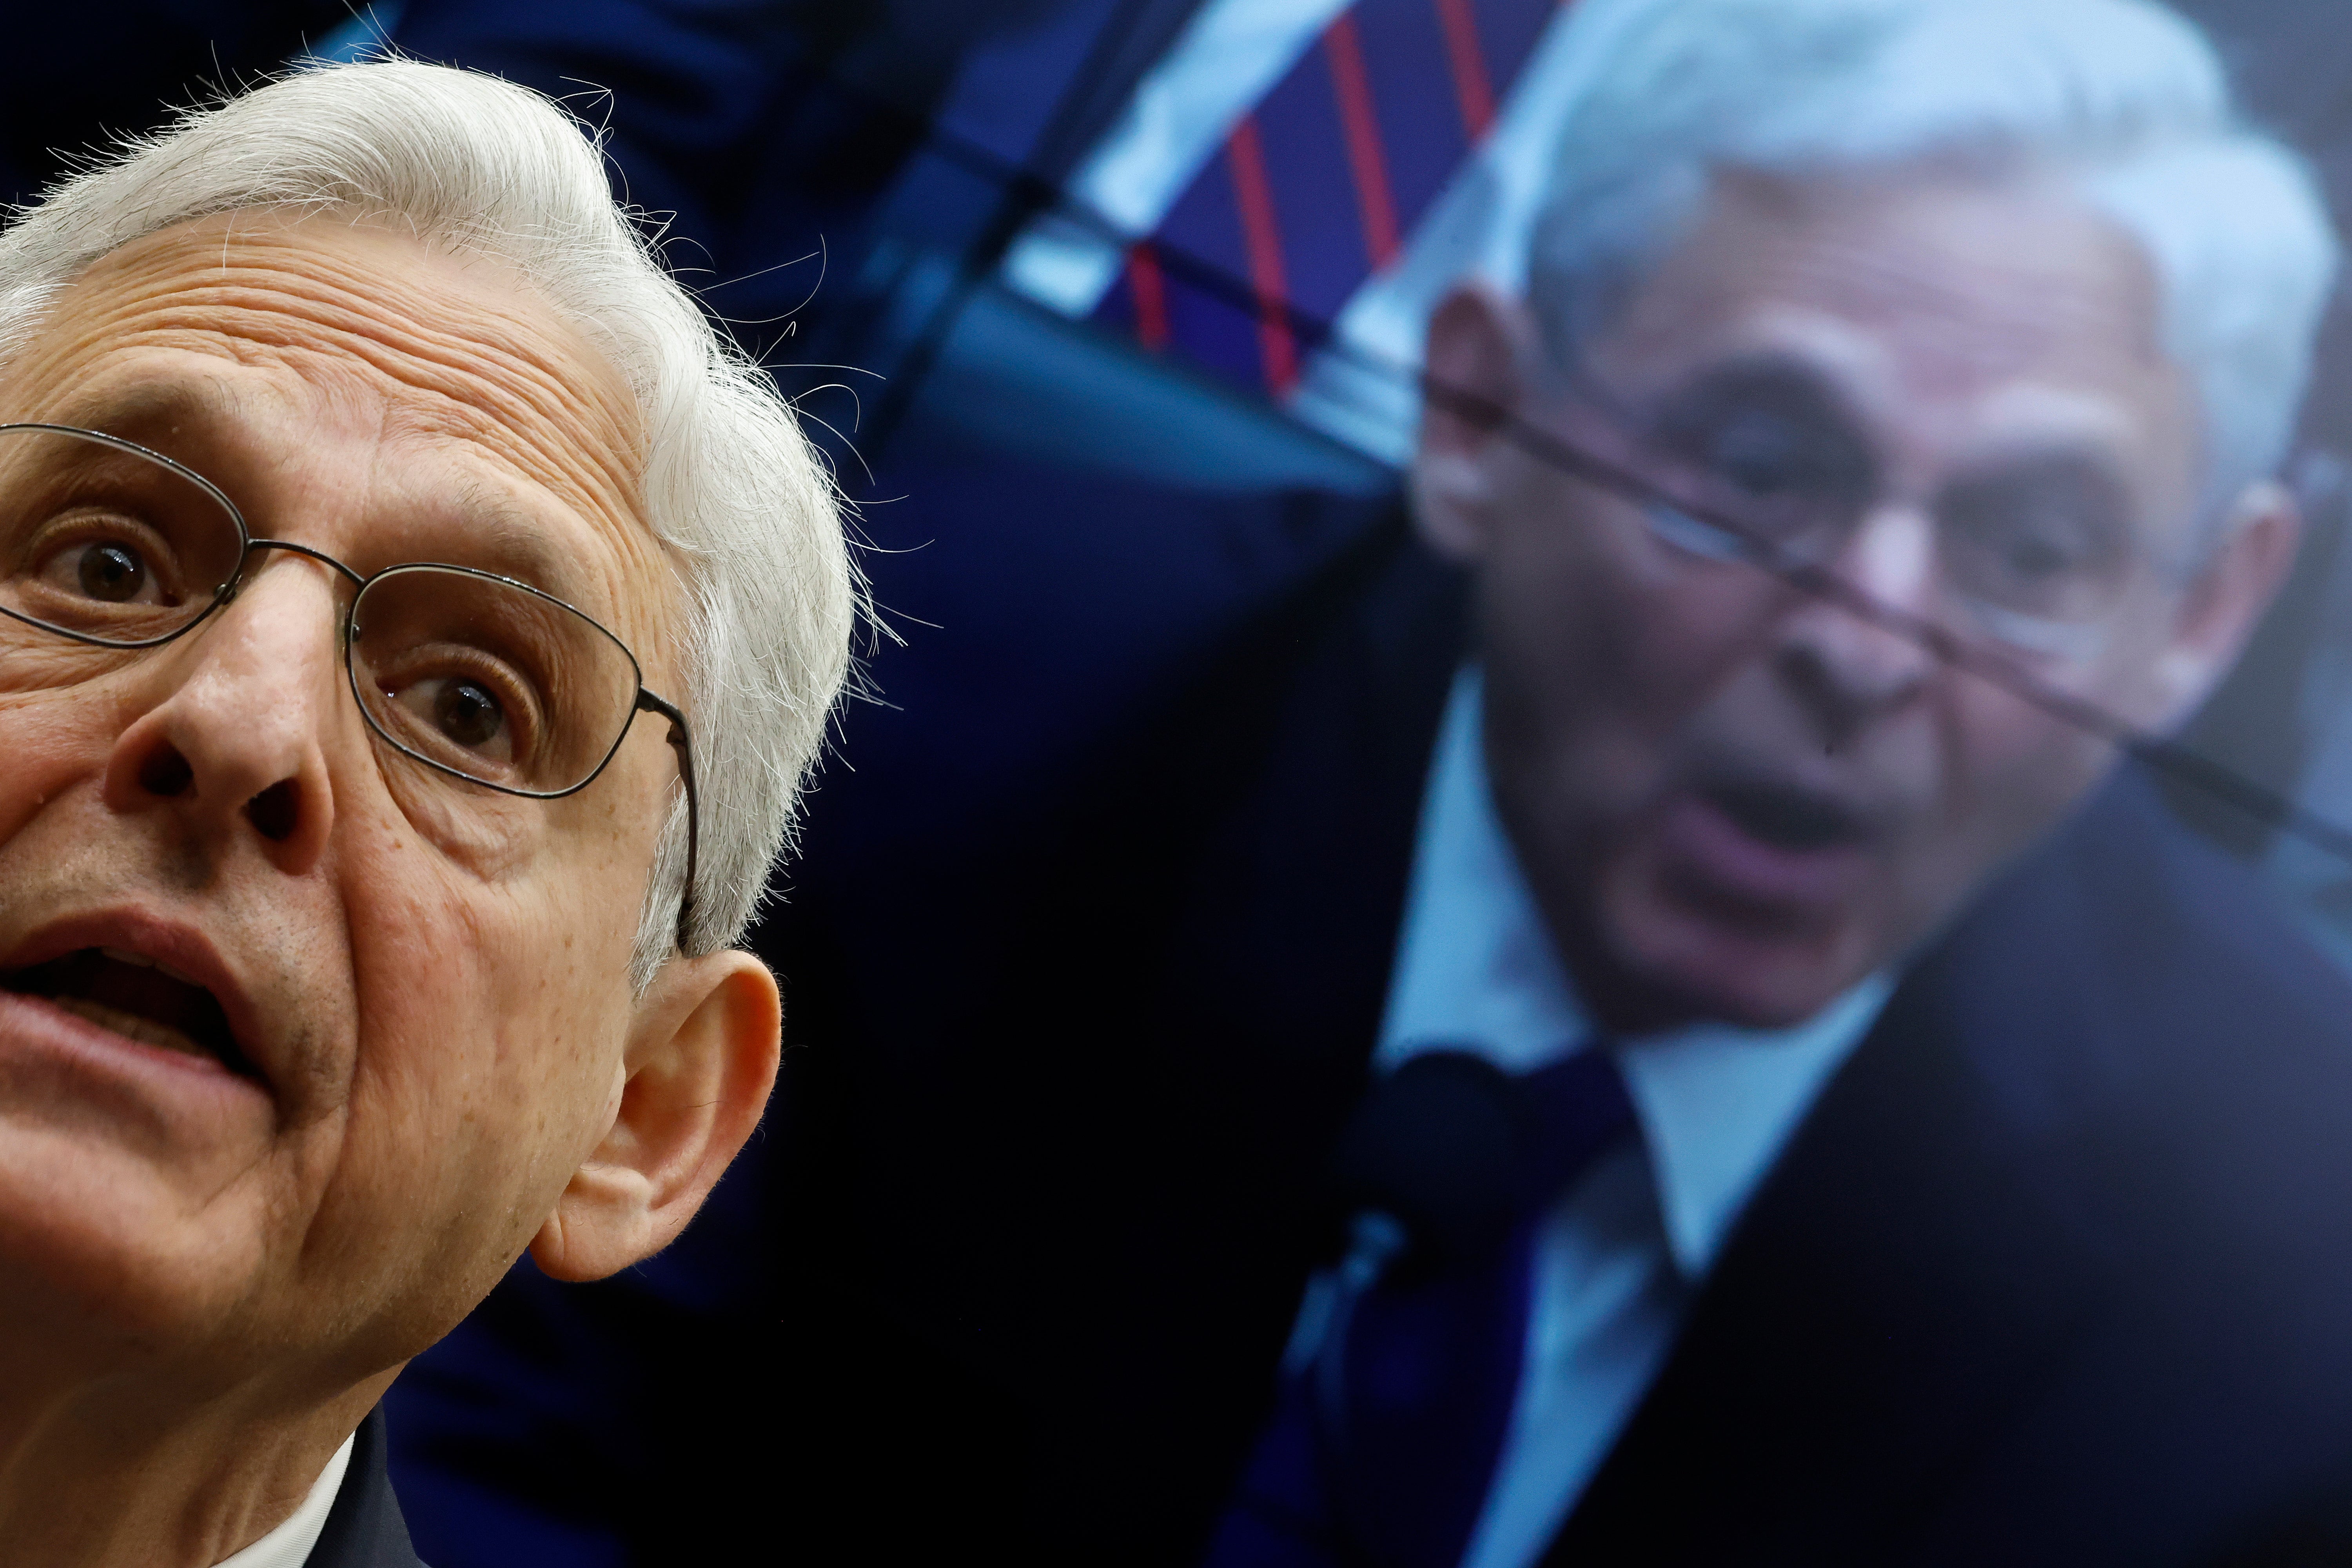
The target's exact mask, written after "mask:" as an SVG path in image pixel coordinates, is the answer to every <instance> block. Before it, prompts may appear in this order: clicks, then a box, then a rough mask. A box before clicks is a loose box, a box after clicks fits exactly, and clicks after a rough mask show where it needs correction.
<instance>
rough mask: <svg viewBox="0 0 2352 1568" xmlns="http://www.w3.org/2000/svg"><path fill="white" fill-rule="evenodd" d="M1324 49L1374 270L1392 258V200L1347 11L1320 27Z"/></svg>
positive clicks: (1378, 132) (1351, 19)
mask: <svg viewBox="0 0 2352 1568" xmlns="http://www.w3.org/2000/svg"><path fill="white" fill-rule="evenodd" d="M1323 54H1324V58H1326V59H1328V60H1329V61H1330V62H1331V91H1332V94H1333V96H1334V97H1336V98H1337V99H1338V100H1339V129H1340V130H1341V131H1342V132H1345V133H1346V136H1347V139H1348V172H1349V174H1353V175H1354V176H1355V179H1356V211H1357V213H1358V215H1359V216H1360V217H1361V218H1362V219H1363V225H1364V251H1365V254H1366V255H1368V256H1370V258H1371V259H1372V268H1371V269H1372V270H1373V271H1375V272H1378V271H1379V270H1380V269H1381V268H1383V267H1386V266H1387V265H1388V264H1389V263H1390V262H1391V261H1392V260H1394V259H1395V258H1396V253H1397V221H1396V201H1395V198H1394V197H1392V196H1391V195H1390V194H1389V160H1388V154H1387V153H1384V152H1382V151H1381V121H1380V117H1379V116H1378V115H1377V114H1375V113H1374V112H1373V111H1372V83H1371V79H1370V77H1369V76H1367V75H1366V74H1365V72H1364V47H1363V43H1362V41H1361V40H1360V38H1359V37H1357V36H1356V18H1355V16H1354V15H1353V14H1352V13H1349V12H1346V11H1342V12H1340V13H1339V16H1338V17H1337V18H1336V19H1335V20H1334V21H1333V22H1332V24H1331V26H1329V27H1328V28H1326V29H1325V30H1324V34H1323Z"/></svg>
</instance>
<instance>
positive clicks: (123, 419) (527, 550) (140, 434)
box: [44, 379, 587, 608]
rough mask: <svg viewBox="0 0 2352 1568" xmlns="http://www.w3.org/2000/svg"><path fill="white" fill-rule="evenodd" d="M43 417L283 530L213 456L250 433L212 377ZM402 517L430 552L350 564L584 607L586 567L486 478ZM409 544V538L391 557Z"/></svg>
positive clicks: (158, 382)
mask: <svg viewBox="0 0 2352 1568" xmlns="http://www.w3.org/2000/svg"><path fill="white" fill-rule="evenodd" d="M44 423H48V424H60V425H72V426H79V427H81V428H83V429H89V430H96V431H100V432H101V433H102V434H105V435H109V436H119V437H122V438H123V439H124V440H127V441H133V442H136V443H138V444H139V445H141V446H142V447H148V448H149V449H151V450H152V451H156V452H160V453H162V454H163V456H164V457H167V458H172V459H173V461H175V462H178V463H181V464H183V465H184V466H185V467H187V468H189V469H191V470H193V471H194V472H195V473H197V474H200V475H202V476H203V477H204V478H205V479H209V480H210V481H212V482H213V483H214V484H215V485H218V486H220V488H221V489H222V490H223V491H224V493H226V495H227V496H228V497H229V499H230V500H232V501H235V502H236V505H237V509H238V510H239V511H240V512H241V513H243V514H244V515H245V519H246V526H247V529H248V530H249V531H251V532H252V533H253V535H254V537H256V538H266V537H272V536H274V535H275V534H276V533H278V530H275V529H269V528H264V527H261V526H260V525H258V524H257V522H256V521H255V520H254V518H253V516H252V514H251V510H250V509H249V507H248V506H247V500H245V499H241V498H240V497H239V496H238V494H237V491H236V487H235V486H233V485H232V484H231V483H229V482H228V481H227V480H226V479H224V478H223V477H222V475H221V473H220V472H219V469H220V468H221V467H222V465H221V464H220V463H219V462H218V461H216V460H208V458H214V459H216V458H218V456H219V454H220V452H221V449H222V448H223V447H228V446H233V445H235V444H236V442H237V440H238V437H239V436H240V435H241V434H242V430H243V423H242V421H241V420H240V419H239V418H238V417H237V415H236V399H235V397H234V396H233V395H230V394H228V393H226V391H224V390H223V389H222V388H219V387H217V386H215V385H214V384H211V383H209V382H205V381H175V380H163V379H150V380H142V381H140V382H137V383H135V384H132V385H131V386H128V387H123V388H118V389H114V390H110V391H109V392H107V393H104V394H101V395H95V396H89V397H85V398H82V399H80V400H78V401H75V402H71V403H68V404H67V405H65V407H64V408H63V409H62V410H60V411H58V412H57V413H55V414H53V415H52V416H50V417H49V418H48V419H47V420H45V421H44ZM395 493H397V492H396V491H395ZM401 519H402V522H403V524H404V527H403V529H402V532H403V536H404V540H413V541H414V542H415V548H417V549H421V550H423V551H425V552H427V553H426V554H424V555H415V556H405V555H404V558H403V559H401V560H397V561H395V560H392V559H389V558H386V559H383V560H378V561H373V562H366V561H364V560H362V561H355V562H353V563H352V565H353V566H354V567H358V568H360V569H361V570H362V572H364V571H365V570H366V569H367V568H368V567H369V566H373V568H374V569H375V570H379V571H380V570H382V569H383V568H384V567H388V566H395V565H409V564H414V563H418V562H422V561H425V560H428V559H429V560H430V561H431V562H433V563H436V564H446V565H453V566H469V567H473V568H475V569H476V570H478V571H484V572H490V573H495V574H497V575H499V576H501V577H510V578H513V579H514V580H515V581H517V582H519V583H525V584H530V586H532V587H534V588H537V589H539V590H541V592H543V593H547V594H551V595H554V596H555V597H556V598H558V599H561V600H563V601H564V602H565V603H567V604H573V605H577V604H579V597H578V595H579V594H580V592H581V589H582V587H583V577H582V574H581V572H580V570H579V563H578V562H576V561H575V560H574V559H572V554H571V552H568V551H565V550H563V549H562V548H561V547H560V546H559V545H558V543H557V542H556V541H555V540H554V539H552V538H551V537H550V531H549V529H548V526H547V523H546V521H545V520H544V519H543V518H541V516H540V515H539V514H538V513H536V512H535V511H533V510H531V509H530V507H528V506H526V505H524V504H523V503H522V502H520V500H517V499H516V498H515V497H512V496H509V495H506V494H503V493H501V492H500V491H499V489H497V488H496V487H495V486H493V485H491V484H489V483H488V482H486V481H484V480H483V479H481V478H480V477H479V476H476V475H466V476H464V477H462V478H461V479H459V480H458V481H457V484H456V485H455V486H453V487H451V489H450V493H448V494H447V495H445V496H438V497H425V498H418V499H416V500H415V501H414V503H413V504H409V505H407V506H405V507H404V510H403V512H402V514H401ZM408 548H409V545H408V544H407V543H404V544H403V545H402V546H401V547H400V550H399V551H395V552H394V553H398V552H401V551H405V550H407V549H408ZM582 607H583V608H587V606H582Z"/></svg>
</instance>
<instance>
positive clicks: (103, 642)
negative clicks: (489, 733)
mask: <svg viewBox="0 0 2352 1568" xmlns="http://www.w3.org/2000/svg"><path fill="white" fill-rule="evenodd" d="M19 430H42V431H47V432H49V433H51V434H53V435H59V436H70V437H78V438H79V439H81V440H85V441H93V442H96V443H97V444H98V445H100V446H101V447H111V448H113V449H114V450H116V451H119V452H124V453H128V454H129V455H131V456H132V457H137V458H147V459H148V460H150V461H152V462H154V463H158V464H160V465H162V466H163V468H166V469H168V470H169V471H171V472H172V473H173V474H176V475H178V476H179V477H180V478H181V479H185V480H187V481H188V482H189V483H191V484H193V485H194V486H196V487H197V488H198V489H201V490H203V491H204V492H205V494H206V495H207V496H209V497H210V498H211V499H212V500H215V501H217V502H219V503H220V506H221V509H222V510H224V511H226V513H227V514H228V517H229V520H230V521H232V522H234V523H236V536H237V541H238V550H237V557H236V570H235V571H233V572H231V573H230V574H229V576H228V580H227V581H226V582H225V583H223V584H219V585H218V586H217V587H215V588H214V590H213V596H212V602H211V603H210V604H207V605H205V607H204V608H203V609H201V610H198V611H197V612H196V613H195V614H194V616H190V617H189V618H188V620H187V622H186V623H185V624H184V625H182V626H177V627H174V628H173V630H171V631H169V632H166V633H164V634H163V636H162V637H150V638H148V639H146V640H144V641H142V642H117V641H114V640H111V639H110V638H107V637H92V636H89V635H88V634H86V633H80V632H74V631H69V630H68V629H67V628H65V627H63V626H54V625H52V624H50V623H49V622H47V621H41V620H35V619H34V618H33V617H31V616H26V615H22V614H19V613H18V612H16V611H15V610H11V609H9V608H8V607H7V606H6V605H0V616H7V617H8V618H9V619H11V620H14V621H17V622H21V623H22V624H24V625H26V626H32V627H35V628H37V629H38V630H40V631H44V632H48V633H50V634H52V635H54V636H57V637H64V638H66V639H67V640H68V641H71V642H78V643H81V644H83V645H85V646H87V647H109V648H119V649H121V650H122V651H124V652H129V653H142V652H145V651H147V650H148V649H151V648H158V647H164V646H165V645H167V644H169V643H173V642H176V641H177V640H179V639H180V638H181V637H185V636H187V635H188V633H190V632H192V631H194V630H195V629H196V628H197V627H198V626H202V625H204V624H205V621H206V620H208V619H210V618H211V616H212V615H213V612H215V610H218V609H220V608H222V607H223V606H225V605H227V604H229V603H230V602H231V601H232V600H234V599H235V598H236V595H237V592H238V590H239V589H240V588H242V587H243V586H244V584H245V578H246V573H247V569H248V566H249V564H250V563H251V562H252V560H253V557H254V554H255V552H259V551H272V550H276V551H283V552H286V553H288V554H289V555H299V556H302V557H304V558H306V559H308V560H311V561H316V562H318V563H320V564H321V565H324V566H329V567H332V568H333V569H334V570H335V571H336V572H337V573H339V574H341V575H342V577H343V578H344V580H345V581H347V582H349V583H350V584H351V585H352V602H351V605H350V606H349V607H348V608H347V609H345V610H344V612H343V616H342V625H341V627H340V628H339V633H340V637H341V642H342V654H343V679H344V681H345V682H346V684H348V685H349V686H350V688H351V693H352V704H353V705H354V706H355V707H357V708H358V709H359V710H360V717H361V718H362V720H364V721H366V722H367V727H368V728H369V729H370V730H371V731H373V732H374V733H375V736H376V738H377V739H378V740H380V741H382V742H384V744H386V745H388V746H390V747H391V748H392V749H393V750H394V751H395V752H399V753H400V754H401V755H403V756H404V757H407V758H410V759H411V760H413V761H415V762H419V763H424V764H425V766H426V767H428V768H431V769H433V770H434V771H436V773H446V774H447V775H448V776H449V777H451V778H454V779H460V780H463V781H464V782H465V783H467V784H478V785H480V786H481V787H482V788H484V789H488V790H495V791H497V792H498V793H499V794H500V795H517V796H520V797H521V798H523V799H525V800H562V799H564V798H565V797H567V796H569V795H577V794H579V793H580V792H581V791H582V790H583V789H586V788H587V787H588V786H589V785H590V784H594V783H595V782H596V781H597V780H598V779H599V778H601V777H603V776H604V770H605V769H606V768H608V767H610V766H611V765H612V763H613V759H614V757H616V756H618V755H620V753H621V747H622V745H623V743H624V742H626V741H627V740H628V738H629V731H630V730H631V729H632V728H633V727H634V726H635V721H636V717H637V715H638V714H640V713H653V714H657V715H659V716H660V717H661V718H663V719H666V720H667V721H669V733H668V736H667V739H668V742H669V745H670V750H671V751H672V752H675V753H676V754H677V771H678V776H679V779H680V781H681V782H682V783H683V784H685V786H686V889H685V891H684V892H683V894H681V895H680V897H679V900H678V907H677V947H678V951H679V952H691V951H692V949H691V947H690V946H689V943H688V937H689V935H690V933H691V931H692V930H693V924H694V890H695V886H696V881H697V879H698V875H699V872H700V860H701V847H702V846H701V839H702V807H701V797H700V794H699V792H698V789H697V787H696V784H695V776H694V741H693V735H692V731H690V730H689V729H688V725H687V721H686V714H685V713H684V712H683V711H682V710H680V709H679V708H678V706H677V704H676V703H674V702H672V701H670V700H667V698H664V697H661V696H659V695H657V694H656V693H655V692H653V691H651V690H648V689H646V679H645V667H644V666H643V665H641V664H639V663H638V662H637V656H636V651H635V649H634V648H632V647H629V645H628V644H627V643H625V642H623V641H622V640H621V639H620V637H618V636H616V635H615V634H614V631H613V629H612V628H611V627H610V626H605V625H604V623H603V622H602V621H600V620H598V619H597V618H596V617H595V616H592V615H590V614H588V612H586V611H585V610H583V609H581V608H580V607H579V606H578V605H572V604H567V603H565V602H564V601H563V600H562V599H559V598H557V597H556V596H555V595H552V594H551V593H549V592H547V591H546V590H545V589H544V588H538V587H534V586H532V585H531V584H529V583H525V582H521V581H520V580H518V579H516V578H513V577H508V576H504V575H502V574H499V573H496V572H485V571H483V570H482V569H481V568H479V567H476V566H460V565H457V564H456V563H452V562H446V561H403V562H399V563H395V564H394V565H390V566H386V567H384V568H383V570H382V571H379V572H373V573H369V574H365V575H362V574H360V573H359V572H358V571H356V570H354V569H353V568H352V567H350V566H347V565H345V564H344V563H342V562H341V561H338V560H336V559H335V558H334V557H333V556H331V555H330V554H328V553H327V552H324V551H322V550H316V549H313V548H312V547H311V546H310V545H307V544H297V543H295V542H293V541H292V540H288V539H256V538H255V537H254V536H253V530H252V528H251V527H250V526H249V525H248V524H247V522H246V521H245V513H244V511H243V510H241V509H240V508H239V507H238V506H237V504H236V502H235V501H234V500H230V499H229V496H228V492H227V491H226V490H224V489H221V488H220V487H219V486H218V485H216V484H215V483H213V482H212V480H210V479H206V478H205V476H204V475H202V474H200V473H198V472H196V471H195V470H194V468H189V467H188V466H187V465H186V464H185V463H183V462H180V461H179V460H178V459H176V458H168V457H166V456H164V455H163V453H161V452H158V451H155V450H154V449H153V448H152V447H142V446H141V445H140V444H139V443H138V442H136V441H131V440H126V439H125V438H123V437H121V436H110V435H108V434H107V433H106V432H105V431H103V430H85V429H83V428H81V427H80V426H75V425H50V424H43V423H40V422H38V421H31V420H26V421H19V422H16V423H13V424H0V436H7V435H10V434H13V433H15V432H16V431H19ZM423 570H431V571H436V572H455V573H457V574H460V575H462V576H467V577H478V578H480V579H482V580H484V581H485V582H490V583H496V584H500V585H502V586H505V587H510V588H519V589H520V590H522V591H523V592H524V593H526V594H530V595H532V596H534V597H536V598H540V599H544V600H546V601H547V602H548V603H549V604H551V605H555V606H556V607H557V608H559V609H562V610H566V611H569V612H570V613H571V614H572V615H575V616H579V617H580V618H581V619H582V620H583V621H585V622H587V623H588V624H589V625H590V626H593V627H595V628H596V629H597V630H598V631H599V632H602V633H603V634H604V636H605V637H606V638H608V639H609V640H610V641H611V642H612V644H613V646H614V647H616V648H618V649H620V650H621V656H622V657H623V658H626V659H627V660H628V661H629V670H630V673H631V674H632V675H633V676H634V677H635V680H636V687H637V694H636V697H635V700H633V701H632V702H631V704H630V707H629V722H628V723H626V724H624V725H622V726H621V730H620V732H619V733H618V734H616V735H614V737H613V743H612V745H611V746H610V747H608V748H607V749H606V750H605V752H604V757H603V759H602V760H601V761H599V762H598V763H597V764H596V765H595V766H594V767H593V768H592V769H591V770H589V773H588V775H587V776H586V777H585V778H583V779H582V780H581V781H580V782H579V783H577V784H571V785H568V786H566V787H565V788H563V789H559V790H530V789H518V788H515V787H514V786H513V785H510V784H493V783H491V782H490V781H489V780H488V779H478V778H476V777H474V776H473V775H472V774H471V773H461V772H459V771H458V770H457V769H456V768H454V767H451V766H450V765H449V764H448V763H443V762H438V761H436V760H435V759H434V758H432V757H428V756H426V755H425V754H424V753H423V752H418V751H416V750H415V749H414V748H412V747H409V746H405V745H403V744H402V743H401V742H400V741H399V740H398V739H396V738H395V737H394V736H393V735H392V734H391V733H390V732H389V731H386V730H385V729H384V727H383V724H381V723H380V722H378V721H377V720H376V717H375V715H374V714H373V713H371V712H370V711H368V705H367V700H366V699H365V698H363V697H362V696H361V695H360V687H359V679H360V677H359V667H358V665H357V664H356V663H355V662H354V661H353V653H352V643H353V640H354V638H355V637H356V635H357V633H358V631H359V625H358V616H359V602H360V598H361V595H363V594H365V593H366V592H367V590H368V588H369V586H370V585H371V584H374V583H376V582H378V581H380V580H381V579H383V578H385V577H390V576H394V575H395V574H399V573H402V572H414V571H423Z"/></svg>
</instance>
